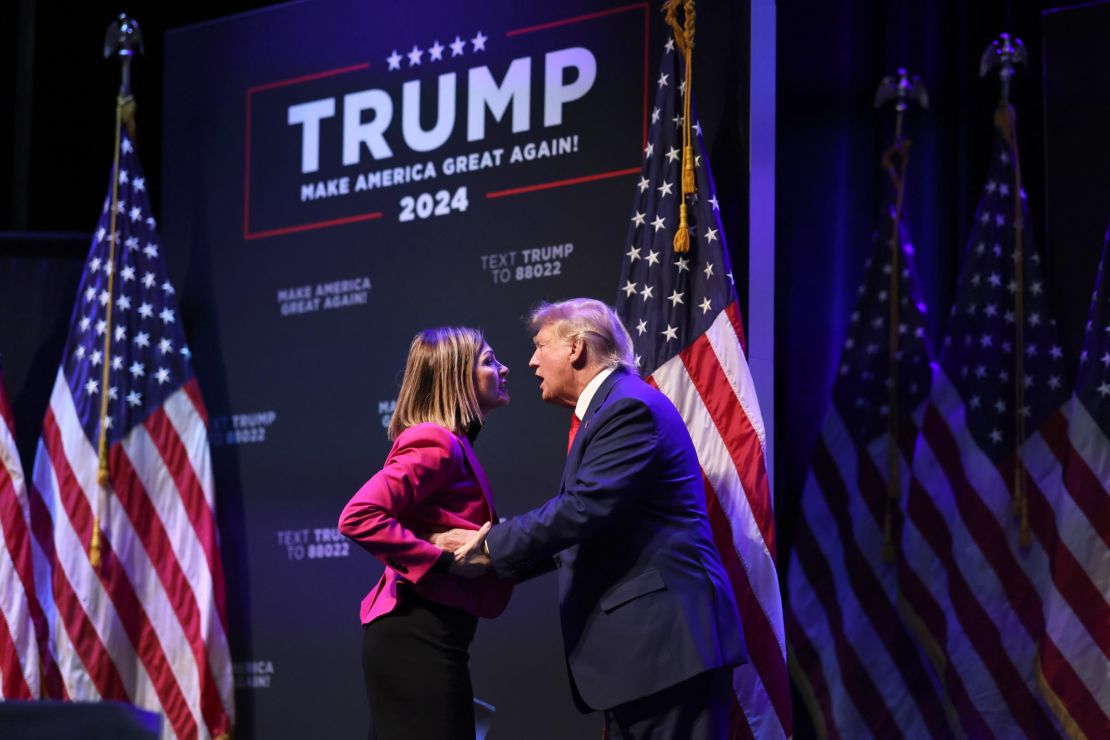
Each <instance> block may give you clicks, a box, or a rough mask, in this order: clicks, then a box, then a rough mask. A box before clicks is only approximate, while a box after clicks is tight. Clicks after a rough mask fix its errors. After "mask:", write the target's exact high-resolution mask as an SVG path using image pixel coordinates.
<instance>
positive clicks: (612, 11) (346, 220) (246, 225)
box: [243, 3, 651, 240]
mask: <svg viewBox="0 0 1110 740" xmlns="http://www.w3.org/2000/svg"><path fill="white" fill-rule="evenodd" d="M630 10H643V11H644V85H643V90H644V115H643V127H642V133H641V139H642V144H643V145H644V146H646V145H647V118H648V116H647V109H648V44H649V43H650V36H651V15H650V12H649V10H650V8H649V5H648V3H635V4H632V5H623V6H621V7H617V8H609V9H607V10H601V11H598V12H596V13H588V14H586V15H578V16H574V17H571V18H563V19H561V20H555V21H549V22H547V23H540V24H537V25H534V26H527V27H525V28H517V29H513V30H511V31H506V32H505V36H506V37H513V36H521V35H523V34H526V33H533V32H535V31H544V30H547V29H549V28H558V27H561V26H569V25H571V24H574V23H582V22H585V21H590V20H594V19H596V18H603V17H605V16H610V15H616V14H617V13H625V12H628V11H630ZM369 68H370V63H369V62H363V63H361V64H353V65H350V66H348V67H339V68H337V69H330V70H325V71H323V72H314V73H311V74H305V75H300V76H299V77H291V78H289V79H287V80H278V81H276V82H266V83H263V84H261V85H255V86H253V87H248V88H247V92H246V126H245V128H246V145H245V162H244V168H243V169H244V174H243V238H244V239H246V240H254V239H265V238H267V237H271V236H281V235H284V234H294V233H297V232H302V231H312V230H315V229H323V228H327V227H329V226H340V225H343V224H350V223H357V222H360V221H373V220H375V219H379V218H381V217H382V215H383V214H382V212H381V211H371V212H369V213H359V214H355V215H353V216H344V217H341V218H333V219H328V220H326V221H314V222H312V223H307V224H294V225H292V226H283V227H280V228H277V229H268V230H266V231H251V230H250V193H251V182H250V180H251V113H252V108H253V104H252V101H253V97H252V96H253V95H254V94H255V93H256V92H262V91H264V90H272V89H274V88H278V87H286V86H288V85H297V84H300V83H303V82H310V81H312V80H319V79H323V78H325V77H333V76H335V75H341V74H346V73H348V72H357V71H361V70H365V69H369ZM639 171H640V166H636V167H630V168H628V169H623V170H612V171H609V172H601V173H598V174H594V175H584V176H582V177H572V178H568V179H565V180H554V181H550V182H541V183H534V184H531V185H524V186H521V187H516V188H508V189H505V190H496V191H491V192H488V193H486V198H487V199H493V198H503V197H506V196H510V195H519V194H521V193H530V192H534V191H536V190H548V189H550V188H558V187H564V186H567V185H578V184H580V183H584V182H593V181H595V180H604V179H608V178H611V177H620V176H622V175H631V174H635V173H637V172H639Z"/></svg>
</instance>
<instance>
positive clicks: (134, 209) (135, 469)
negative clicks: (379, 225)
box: [31, 126, 233, 738]
mask: <svg viewBox="0 0 1110 740" xmlns="http://www.w3.org/2000/svg"><path fill="white" fill-rule="evenodd" d="M119 136H120V139H119V142H120V143H119V158H118V160H117V162H118V177H117V174H116V173H117V167H116V166H115V165H114V166H113V168H112V173H111V180H114V181H115V184H116V185H117V186H118V198H117V201H118V202H117V204H116V206H115V208H114V210H113V207H112V204H113V197H112V193H113V184H112V182H111V181H110V183H109V188H108V198H107V199H106V200H105V204H104V210H103V212H102V213H101V215H100V219H99V222H98V224H97V229H96V232H95V234H94V236H93V242H92V247H91V249H90V250H89V255H88V260H87V262H86V265H85V270H84V273H83V275H82V277H81V283H80V286H79V289H78V294H77V299H76V302H75V305H74V307H73V316H72V318H71V321H70V327H69V335H68V338H67V340H66V345H65V351H64V354H63V357H62V362H61V366H60V367H59V368H58V374H57V378H56V380H55V383H54V390H53V392H52V394H51V397H50V407H49V409H48V410H47V412H46V417H45V419H44V420H43V426H42V434H41V437H40V439H39V445H38V450H37V453H36V456H35V467H34V471H33V473H32V483H33V485H32V491H31V498H32V517H31V520H32V527H33V531H34V535H35V542H36V546H37V549H38V554H39V555H40V557H41V559H42V561H43V562H44V563H45V568H44V571H43V572H42V573H41V576H42V577H39V578H37V579H36V588H37V590H38V595H39V600H40V602H41V603H42V604H43V607H44V609H45V611H46V614H47V618H48V621H49V623H50V625H51V634H50V653H51V655H50V657H51V659H52V660H53V661H55V662H56V663H57V665H58V667H59V668H60V671H61V676H62V680H63V683H64V695H65V696H66V697H68V698H70V699H73V700H80V701H95V700H99V699H106V700H108V699H111V700H119V701H124V702H129V703H132V704H135V705H137V706H139V707H143V708H145V709H149V710H155V711H158V712H160V713H162V714H164V716H165V722H164V723H163V728H164V729H163V734H164V735H167V736H177V737H182V738H193V737H227V736H229V734H230V732H231V727H232V712H233V709H232V673H231V661H230V656H229V652H228V642H227V621H226V617H225V610H224V583H223V571H222V567H221V564H220V554H219V546H218V534H217V531H216V518H215V514H214V511H215V510H214V506H215V501H214V495H213V486H212V468H211V463H210V459H209V450H208V438H207V430H206V412H205V409H204V404H203V402H202V401H201V396H200V391H199V389H198V388H197V382H196V378H195V377H194V375H193V369H192V366H191V363H190V359H189V350H188V347H187V346H186V343H185V333H184V331H183V329H182V326H181V321H180V316H179V314H178V309H177V301H176V298H175V296H174V288H173V285H172V284H171V283H170V280H169V277H168V272H167V269H166V265H165V263H164V261H163V259H162V257H161V254H160V252H161V245H160V242H159V239H158V235H157V232H156V229H155V221H154V218H153V216H152V215H151V209H150V201H149V198H148V196H147V192H146V182H145V180H144V178H143V174H142V170H141V168H140V167H139V161H138V159H137V157H136V155H135V149H134V146H133V144H132V141H131V138H130V137H129V136H128V132H127V129H126V127H124V126H121V127H120V134H119ZM113 225H114V227H115V233H114V234H112V233H111V230H112V228H113ZM113 242H114V243H115V251H114V254H115V256H114V258H113V257H112V256H111V255H112V252H111V246H112V243H113ZM106 339H107V340H108V341H109V342H110V344H109V348H108V351H107V352H105V340H106ZM106 366H107V369H108V380H107V383H105V382H104V381H103V373H104V370H105V367H106ZM105 394H107V398H108V403H107V410H108V415H107V417H106V419H105V422H104V425H103V426H104V428H103V433H104V434H106V435H107V440H106V442H107V460H108V469H109V478H110V482H109V484H108V485H107V486H106V488H105V490H104V491H103V492H102V491H101V486H100V485H99V484H98V479H97V470H98V454H97V452H98V450H97V445H98V440H99V438H100V434H101V428H100V427H101V424H100V415H101V412H100V409H101V399H102V398H103V397H104V395H105ZM94 528H95V529H96V530H97V531H98V537H99V542H100V553H101V563H100V564H99V565H94V564H93V562H92V561H91V559H90V548H91V547H92V545H93V537H94Z"/></svg>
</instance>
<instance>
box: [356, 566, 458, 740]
mask: <svg viewBox="0 0 1110 740" xmlns="http://www.w3.org/2000/svg"><path fill="white" fill-rule="evenodd" d="M397 596H398V602H397V607H396V608H395V609H394V610H393V611H392V612H390V613H389V614H386V615H385V616H383V617H380V618H378V619H376V620H375V621H373V622H371V623H370V624H368V625H366V626H365V627H364V628H363V633H362V674H363V677H364V678H365V679H366V700H367V703H368V704H369V705H370V735H369V737H370V740H474V691H473V689H472V688H471V685H470V670H469V669H468V668H467V662H468V660H469V658H470V655H469V653H468V652H467V651H468V649H469V647H470V641H471V640H473V639H474V630H475V628H476V627H477V624H478V618H477V617H476V616H474V615H473V614H470V613H469V612H466V611H463V610H462V609H456V608H455V607H451V606H445V605H443V604H437V603H435V602H433V601H429V600H427V599H424V598H421V597H420V596H418V595H417V594H416V593H415V592H414V591H413V589H412V587H411V586H408V585H406V584H398V589H397Z"/></svg>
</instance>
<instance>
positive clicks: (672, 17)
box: [663, 0, 697, 254]
mask: <svg viewBox="0 0 1110 740" xmlns="http://www.w3.org/2000/svg"><path fill="white" fill-rule="evenodd" d="M679 5H682V6H683V10H684V11H685V23H684V24H680V23H679V22H678V6H679ZM663 12H664V14H665V18H666V21H667V24H668V25H670V27H671V29H672V30H673V31H674V40H675V44H676V45H677V47H678V53H679V54H682V55H683V57H684V58H685V62H686V76H685V81H684V83H683V89H684V90H685V92H684V93H683V96H682V203H681V204H680V205H679V207H678V229H677V230H676V231H675V234H674V251H675V252H677V253H679V254H685V253H686V252H689V251H690V223H689V220H688V218H687V215H686V196H688V195H692V194H694V193H696V192H697V181H696V179H695V177H694V144H693V141H692V139H691V138H690V101H691V100H693V98H694V91H693V89H692V85H693V77H692V70H693V66H694V21H695V15H696V13H695V10H694V0H667V2H666V3H665V4H664V5H663Z"/></svg>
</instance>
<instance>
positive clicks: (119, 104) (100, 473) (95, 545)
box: [89, 96, 124, 568]
mask: <svg viewBox="0 0 1110 740" xmlns="http://www.w3.org/2000/svg"><path fill="white" fill-rule="evenodd" d="M123 106H124V99H123V97H122V96H121V97H119V98H117V100H116V144H115V154H114V155H113V159H112V198H111V201H110V204H109V227H108V261H107V263H106V264H107V268H106V269H105V273H106V274H107V278H108V288H107V290H108V300H107V302H106V303H105V304H104V310H105V315H104V322H105V323H104V358H103V362H104V364H103V367H104V370H103V372H102V374H101V381H102V382H101V385H100V416H99V419H98V421H97V425H96V426H97V431H98V434H99V438H98V442H97V449H96V456H97V469H96V482H97V498H96V509H95V510H94V511H93V521H92V540H91V542H90V543H89V564H90V565H92V567H94V568H99V567H100V561H101V557H100V520H101V514H102V513H105V512H106V511H107V508H108V502H107V498H108V483H109V475H108V383H109V382H111V381H110V379H109V377H108V368H109V365H110V364H111V352H112V289H113V284H114V282H115V272H116V271H115V269H114V265H115V262H116V211H117V210H118V206H119V167H120V163H119V159H120V157H119V150H120V126H121V124H122V121H123Z"/></svg>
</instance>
